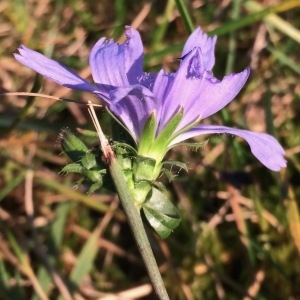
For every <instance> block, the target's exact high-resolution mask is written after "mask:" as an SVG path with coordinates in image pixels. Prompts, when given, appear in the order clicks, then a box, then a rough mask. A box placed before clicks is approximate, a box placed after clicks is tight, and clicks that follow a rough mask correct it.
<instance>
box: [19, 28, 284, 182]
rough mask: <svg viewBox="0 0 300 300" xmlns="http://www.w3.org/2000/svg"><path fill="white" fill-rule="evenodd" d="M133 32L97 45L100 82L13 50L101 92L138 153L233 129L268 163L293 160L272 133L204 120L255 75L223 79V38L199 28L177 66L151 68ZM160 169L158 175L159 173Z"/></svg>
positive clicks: (65, 79)
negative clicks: (219, 51)
mask: <svg viewBox="0 0 300 300" xmlns="http://www.w3.org/2000/svg"><path fill="white" fill-rule="evenodd" d="M126 36H127V40H126V42H125V43H123V44H118V43H115V42H114V41H113V40H112V39H111V40H108V41H107V40H106V38H101V39H100V40H99V41H98V42H97V43H96V44H95V46H94V47H93V49H92V51H91V53H90V59H89V62H90V68H91V71H92V76H93V79H94V82H95V85H93V84H91V83H89V82H87V81H86V80H85V79H83V78H81V77H80V76H78V75H77V74H75V73H74V72H73V71H71V70H70V69H68V68H66V67H65V66H64V65H62V64H60V63H58V62H56V61H54V60H52V59H49V58H47V57H45V56H44V55H42V54H40V53H38V52H36V51H33V50H31V49H29V48H27V47H25V46H23V45H22V46H20V47H19V53H15V54H14V55H15V58H16V59H17V60H18V61H19V62H20V63H22V64H23V65H25V66H27V67H29V68H31V69H33V70H35V71H36V72H38V73H40V74H42V75H43V76H45V77H46V78H48V79H50V80H52V81H54V82H56V83H58V84H60V85H63V86H65V87H68V88H71V89H74V90H79V91H88V92H91V93H93V94H95V95H96V96H97V97H99V98H101V99H102V100H103V101H104V102H105V103H106V105H107V107H108V109H109V110H110V111H111V112H112V113H113V114H114V115H115V116H116V117H117V118H118V119H119V120H120V121H121V122H122V123H123V124H124V126H125V127H126V128H127V130H128V132H129V133H130V134H131V136H132V138H133V139H134V141H135V143H136V145H137V150H138V154H139V155H140V156H144V157H149V158H153V159H154V160H156V162H157V164H160V163H161V162H162V160H163V157H164V155H165V153H166V152H167V151H168V150H169V149H170V148H171V147H173V146H174V145H176V144H178V143H180V142H182V141H184V140H186V139H189V138H192V137H195V136H199V135H207V134H215V133H217V134H221V133H227V134H230V135H237V136H240V137H242V138H243V139H245V140H246V141H247V142H248V144H249V145H250V148H251V151H252V153H253V154H254V155H255V156H256V157H257V159H258V160H259V161H260V162H261V163H262V164H264V165H265V166H266V167H268V168H269V169H271V170H273V171H279V170H280V169H281V168H282V167H285V166H286V161H285V159H284V150H283V148H282V147H281V146H280V144H279V143H278V142H277V141H276V139H275V138H273V137H272V136H270V135H268V134H265V133H256V132H251V131H247V130H240V129H236V128H230V127H225V126H217V125H208V124H201V121H202V120H203V119H205V118H207V117H209V116H211V115H213V114H214V113H216V112H218V111H219V110H221V109H222V108H223V107H224V106H226V105H227V104H228V103H229V102H230V101H231V100H232V99H233V98H234V97H235V96H236V95H237V94H238V93H239V91H240V90H241V89H242V87H243V86H244V84H245V82H246V80H247V78H248V76H249V68H247V69H245V70H244V71H242V72H240V73H237V74H233V73H232V74H230V75H227V76H225V77H224V78H223V79H222V80H218V79H217V78H215V77H214V76H213V73H212V68H213V66H214V63H215V55H214V48H215V43H216V40H217V38H216V37H208V36H207V35H206V34H205V33H203V32H202V30H201V29H200V28H197V29H196V30H195V31H194V32H193V33H192V34H191V35H190V37H189V38H188V40H187V41H186V43H185V46H184V48H183V52H182V56H181V60H180V65H179V68H178V70H177V72H176V73H167V72H165V71H164V70H163V69H162V70H160V71H159V72H158V73H146V72H144V71H143V44H142V41H141V38H140V35H139V33H138V32H137V31H136V30H135V29H133V28H131V27H129V26H127V27H126ZM157 171H158V172H159V171H160V168H158V170H157ZM155 173H156V172H155ZM157 176H158V174H153V177H154V178H153V179H156V177H157Z"/></svg>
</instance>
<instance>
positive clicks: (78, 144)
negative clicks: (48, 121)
mask: <svg viewBox="0 0 300 300" xmlns="http://www.w3.org/2000/svg"><path fill="white" fill-rule="evenodd" d="M61 147H62V149H63V151H64V153H65V154H66V155H67V156H68V157H69V158H70V159H71V160H72V161H74V162H78V161H79V160H80V159H81V158H82V157H83V156H84V155H85V154H86V153H87V152H88V148H87V146H86V145H85V144H84V143H83V142H82V141H81V140H80V139H79V138H78V137H77V136H75V135H74V134H73V133H72V132H70V131H69V130H66V129H65V130H63V131H62V132H61Z"/></svg>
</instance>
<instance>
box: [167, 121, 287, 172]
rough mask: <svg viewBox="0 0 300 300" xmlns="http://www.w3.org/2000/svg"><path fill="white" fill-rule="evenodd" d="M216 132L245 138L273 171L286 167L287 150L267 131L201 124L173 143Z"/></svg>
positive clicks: (252, 149)
mask: <svg viewBox="0 0 300 300" xmlns="http://www.w3.org/2000/svg"><path fill="white" fill-rule="evenodd" d="M214 133H218V134H220V133H227V134H232V135H237V136H240V137H241V138H243V139H245V140H246V142H247V143H248V144H249V146H250V149H251V152H252V153H253V155H254V156H256V158H257V159H258V160H259V161H260V162H261V163H262V164H264V165H265V166H266V167H267V168H269V169H271V170H273V171H279V170H280V169H281V168H284V167H286V160H285V159H284V153H285V152H284V150H283V148H282V147H281V145H280V144H279V143H278V141H277V140H276V139H275V138H274V137H272V136H271V135H268V134H266V133H259V132H252V131H248V130H241V129H235V128H230V127H225V126H214V125H199V126H196V127H194V128H192V129H191V130H189V131H187V132H185V133H183V134H181V135H179V136H178V137H177V138H176V139H174V140H173V142H172V145H175V144H177V143H179V142H181V141H183V140H186V139H189V138H191V137H194V136H198V135H205V134H214Z"/></svg>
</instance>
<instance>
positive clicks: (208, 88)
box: [160, 48, 249, 130]
mask: <svg viewBox="0 0 300 300" xmlns="http://www.w3.org/2000/svg"><path fill="white" fill-rule="evenodd" d="M202 58H203V56H202V53H201V50H200V49H199V48H194V50H192V51H191V52H190V53H189V54H187V56H186V57H185V58H184V60H183V61H182V64H181V65H180V67H179V69H178V71H177V73H176V75H175V78H174V82H173V84H172V87H171V89H170V92H169V94H168V96H167V99H166V100H165V102H164V104H163V106H164V107H163V111H162V115H163V116H164V120H163V122H161V124H160V130H161V127H164V126H165V124H166V122H168V121H169V120H170V118H171V116H172V115H173V113H174V111H175V110H176V109H177V108H178V107H180V106H182V107H183V108H184V117H183V119H182V122H181V124H180V126H179V127H178V130H180V129H182V128H184V127H186V126H187V125H189V124H191V123H192V122H194V121H195V120H197V119H198V118H199V117H201V119H204V118H206V117H208V116H210V115H212V114H214V113H216V112H217V111H219V110H221V109H222V108H223V107H224V106H226V105H227V104H228V103H229V102H230V101H231V100H232V99H233V98H234V97H235V96H236V95H237V94H238V93H239V91H240V90H241V88H242V87H243V86H244V84H245V82H246V80H247V78H248V76H249V69H245V70H244V71H242V72H241V73H238V74H230V75H228V76H225V77H224V78H223V80H222V81H219V80H218V79H217V78H215V77H213V75H212V73H211V72H209V71H206V70H205V69H204V68H203V60H202Z"/></svg>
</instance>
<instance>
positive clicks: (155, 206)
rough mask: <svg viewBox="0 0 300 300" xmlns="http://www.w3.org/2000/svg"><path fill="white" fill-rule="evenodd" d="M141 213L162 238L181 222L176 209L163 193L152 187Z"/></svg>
mask: <svg viewBox="0 0 300 300" xmlns="http://www.w3.org/2000/svg"><path fill="white" fill-rule="evenodd" d="M143 212H144V214H145V217H146V219H147V220H148V222H149V224H150V225H151V226H152V228H153V229H154V230H155V231H156V233H157V234H158V235H159V236H160V237H162V238H166V237H168V236H169V235H170V234H171V232H172V231H173V230H174V229H175V228H176V227H177V226H178V225H179V223H180V221H181V217H180V215H179V212H178V210H177V208H176V207H175V206H174V205H173V204H172V202H171V201H170V200H169V199H168V198H167V197H166V195H165V194H164V193H162V192H161V191H159V190H158V189H156V188H154V187H153V188H152V194H151V197H150V198H149V199H148V200H147V201H146V202H145V203H144V205H143Z"/></svg>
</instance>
